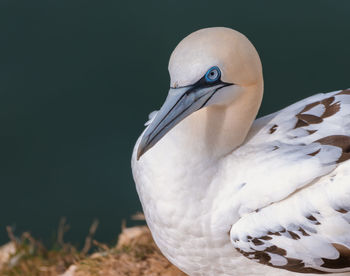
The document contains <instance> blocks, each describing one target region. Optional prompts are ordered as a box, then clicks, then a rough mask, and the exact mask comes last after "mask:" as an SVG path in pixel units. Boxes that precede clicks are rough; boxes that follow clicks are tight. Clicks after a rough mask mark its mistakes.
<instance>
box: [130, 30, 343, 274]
mask: <svg viewBox="0 0 350 276" xmlns="http://www.w3.org/2000/svg"><path fill="white" fill-rule="evenodd" d="M168 70H169V74H170V89H169V92H168V95H167V97H166V100H165V102H164V103H163V105H162V106H161V108H160V110H159V111H156V112H153V113H152V114H151V116H150V118H149V119H150V120H149V121H148V122H147V123H146V127H145V129H144V131H143V132H142V134H141V135H140V137H139V138H138V140H137V142H136V144H135V147H134V149H133V153H132V158H131V167H132V173H133V178H134V181H135V184H136V190H137V193H138V195H139V198H140V201H141V205H142V208H143V212H144V214H145V218H146V222H147V225H148V226H149V228H150V230H151V233H152V236H153V238H154V240H155V242H156V244H157V246H158V247H159V248H160V250H161V252H162V253H163V254H164V255H165V257H166V258H167V259H168V260H169V261H170V262H171V263H173V264H174V265H175V266H177V267H178V268H179V269H181V270H182V271H183V272H184V273H186V274H188V275H190V276H199V275H200V276H209V275H211V276H212V275H220V276H231V275H282V276H284V275H286V276H288V275H300V274H308V275H319V274H327V273H329V274H332V275H350V161H349V159H350V89H342V90H337V91H333V92H327V93H320V94H316V95H313V96H310V97H307V98H305V99H303V100H300V101H298V102H296V103H294V104H292V105H290V106H288V107H285V108H283V109H281V110H280V111H277V112H275V113H272V114H269V115H266V116H263V117H260V118H258V119H256V117H257V113H258V110H259V108H260V105H261V102H262V96H263V90H264V81H263V71H262V64H261V61H260V58H259V54H258V52H257V50H256V49H255V47H254V46H253V44H252V43H251V42H250V41H249V39H248V38H247V37H246V36H245V35H243V34H241V33H240V32H238V31H236V30H233V29H231V28H226V27H211V28H205V29H200V30H197V31H195V32H193V33H191V34H190V35H188V36H187V37H185V38H184V39H183V40H182V41H181V42H180V43H179V44H178V45H177V46H176V48H175V50H174V51H173V52H172V54H171V56H170V60H169V65H168Z"/></svg>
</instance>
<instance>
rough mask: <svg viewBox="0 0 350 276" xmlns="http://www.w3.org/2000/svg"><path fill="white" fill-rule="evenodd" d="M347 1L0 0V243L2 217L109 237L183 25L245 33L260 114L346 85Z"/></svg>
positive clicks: (49, 231)
mask: <svg viewBox="0 0 350 276" xmlns="http://www.w3.org/2000/svg"><path fill="white" fill-rule="evenodd" d="M349 10H350V2H349V1H346V0H338V1H331V0H329V1H320V0H309V1H291V2H285V1H284V2H281V1H277V0H274V1H260V0H256V1H240V2H238V1H232V0H226V1H216V2H215V1H206V0H201V1H173V0H167V1H154V0H149V1H87V0H79V1H78V0H77V1H69V0H60V1H58V0H50V1H48V0H46V1H26V2H24V1H23V2H20V1H14V0H11V1H10V0H2V1H0V34H1V35H0V147H1V149H0V164H1V167H0V185H1V200H0V210H1V211H0V242H1V243H3V242H5V241H6V240H7V236H6V231H5V226H6V225H13V226H16V233H20V232H21V231H24V230H30V231H31V232H32V233H33V235H34V236H37V237H40V238H42V239H44V240H46V241H49V240H50V239H51V237H52V235H53V231H55V229H56V228H57V224H58V221H59V218H60V217H61V216H66V217H67V219H68V222H69V224H70V225H71V230H70V232H69V233H68V234H67V237H66V239H68V240H71V241H73V242H81V241H82V240H83V239H84V237H85V235H86V234H87V231H88V227H89V225H90V223H91V222H92V219H93V218H99V219H100V227H99V229H98V231H97V234H96V235H97V239H99V240H101V241H111V240H113V239H114V238H115V237H116V235H117V233H118V232H119V229H120V222H121V220H122V219H123V218H128V217H130V215H131V214H133V213H134V212H136V211H139V210H141V207H140V204H139V201H138V198H137V195H136V191H135V188H134V184H133V180H132V175H131V170H130V155H131V151H132V147H133V145H134V142H135V141H136V139H137V136H138V135H139V133H140V132H141V131H142V129H143V123H144V121H146V119H147V115H148V113H149V112H150V111H152V110H154V109H157V108H159V106H160V105H161V103H162V101H163V100H164V98H165V96H166V92H167V90H168V86H169V78H168V72H167V63H168V58H169V55H170V53H171V51H172V50H173V48H174V47H175V46H176V44H177V43H178V42H179V41H180V40H181V39H182V38H183V37H184V36H185V35H187V34H189V33H191V32H192V31H194V30H197V29H199V28H203V27H209V26H227V27H232V28H235V29H237V30H239V31H241V32H243V33H245V34H246V35H247V36H248V37H249V38H250V39H251V40H252V42H253V43H254V44H255V46H256V48H257V49H258V51H259V53H260V55H261V58H262V61H263V66H264V75H265V98H264V102H263V106H262V111H261V114H266V113H269V112H272V111H276V110H278V109H280V108H282V107H284V106H286V105H288V104H291V103H293V102H294V101H296V100H298V99H302V98H304V97H306V96H309V95H312V94H314V93H318V92H325V91H332V90H336V89H341V88H347V87H350V79H349V58H350V47H349V45H350V37H349V33H350V24H349Z"/></svg>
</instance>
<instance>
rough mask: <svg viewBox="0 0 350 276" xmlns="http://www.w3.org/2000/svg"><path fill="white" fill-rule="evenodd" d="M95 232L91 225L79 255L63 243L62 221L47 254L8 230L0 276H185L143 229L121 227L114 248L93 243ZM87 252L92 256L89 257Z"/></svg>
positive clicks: (0, 251) (27, 237) (0, 250)
mask: <svg viewBox="0 0 350 276" xmlns="http://www.w3.org/2000/svg"><path fill="white" fill-rule="evenodd" d="M96 228H97V223H96V222H95V223H93V225H92V226H91V228H90V234H89V235H88V237H87V238H86V242H85V245H84V248H83V249H82V250H79V251H78V250H77V249H76V248H75V247H74V246H72V245H70V244H68V243H65V242H64V241H63V235H64V232H65V231H66V225H65V221H63V222H61V223H60V227H59V231H58V235H57V244H55V245H54V246H53V248H52V249H50V250H48V249H46V248H45V247H44V245H43V244H42V243H40V242H38V241H37V240H35V239H34V238H33V237H32V236H31V235H30V234H29V233H23V234H22V236H21V237H19V238H18V237H15V236H14V235H13V233H12V231H11V228H8V229H7V230H8V233H9V238H10V240H11V241H10V242H9V243H8V244H6V245H4V246H2V247H0V275H2V276H25V275H28V276H59V275H60V276H99V275H103V276H112V275H113V276H122V275H123V276H124V275H128V276H133V275H148V276H158V275H162V276H186V274H184V273H182V272H181V271H179V270H178V269H177V268H176V267H174V266H173V265H172V264H170V263H169V262H168V260H167V259H166V258H165V257H164V256H163V255H162V254H161V253H160V251H159V249H158V248H157V246H156V245H155V244H154V242H153V239H152V236H151V234H150V231H149V229H148V228H147V226H138V227H132V228H125V227H124V228H123V230H122V233H121V234H120V235H119V239H118V242H117V244H116V245H114V246H108V245H106V244H102V243H99V242H97V241H95V240H93V239H92V236H93V234H94V232H95V231H96ZM92 247H93V249H94V250H92ZM91 251H94V252H93V253H92V254H89V253H88V252H91Z"/></svg>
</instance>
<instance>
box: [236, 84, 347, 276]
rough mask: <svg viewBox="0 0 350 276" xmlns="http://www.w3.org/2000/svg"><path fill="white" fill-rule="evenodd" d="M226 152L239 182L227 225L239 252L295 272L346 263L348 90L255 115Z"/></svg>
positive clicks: (340, 266) (344, 268)
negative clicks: (243, 138)
mask: <svg viewBox="0 0 350 276" xmlns="http://www.w3.org/2000/svg"><path fill="white" fill-rule="evenodd" d="M232 156H233V157H234V159H237V160H239V162H238V163H239V164H238V163H237V167H238V168H242V170H241V171H242V173H241V174H238V175H237V176H236V181H235V182H238V183H240V182H244V183H245V185H244V186H243V187H242V188H240V189H239V190H238V191H237V195H236V196H237V198H238V199H240V202H239V205H238V206H239V207H238V208H239V209H238V210H239V215H240V216H241V217H240V219H239V220H238V221H237V222H236V223H235V224H234V225H233V226H232V228H231V231H230V238H231V242H232V244H233V246H234V247H235V248H236V249H237V250H238V251H239V252H241V253H242V254H243V255H244V256H246V257H247V258H249V259H252V260H255V261H258V262H260V263H263V264H267V265H270V266H274V267H278V268H283V269H287V270H290V271H295V272H302V273H333V272H338V273H339V272H346V271H350V162H347V160H348V159H350V90H342V91H335V92H331V93H327V94H318V95H315V96H312V97H310V98H307V99H305V100H303V101H300V102H298V103H296V104H294V105H292V106H289V107H287V108H285V109H283V110H281V111H279V112H276V113H274V114H271V115H269V116H266V117H263V118H261V119H258V120H257V121H256V122H255V124H254V125H253V127H252V131H251V132H250V134H249V137H248V139H247V142H246V144H245V145H243V146H242V147H240V148H239V149H238V150H236V151H234V152H233V153H232ZM240 166H241V167H240ZM247 166H248V167H251V168H254V173H247V172H243V171H244V168H247ZM237 180H239V181H237Z"/></svg>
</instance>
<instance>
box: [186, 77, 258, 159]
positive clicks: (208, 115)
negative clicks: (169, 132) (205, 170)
mask: <svg viewBox="0 0 350 276" xmlns="http://www.w3.org/2000/svg"><path fill="white" fill-rule="evenodd" d="M262 95H263V85H262V83H261V84H260V83H259V84H256V85H252V86H249V87H245V88H244V89H243V91H242V93H241V95H240V96H239V97H237V98H236V99H235V100H234V101H233V102H232V103H231V104H229V105H226V106H224V105H222V106H219V105H213V106H209V107H207V108H205V109H202V110H199V111H197V112H196V113H194V114H192V115H191V116H190V117H189V118H188V119H187V122H185V124H187V129H191V131H188V132H187V133H188V134H189V135H192V136H193V137H196V140H197V141H196V143H202V145H201V154H205V155H206V156H205V158H206V159H207V160H214V161H216V160H217V159H219V158H221V157H223V156H225V155H226V154H228V153H230V152H232V151H233V150H234V149H236V148H237V147H239V146H240V145H241V144H242V143H243V142H244V141H245V138H246V136H247V134H248V132H249V129H250V127H251V125H252V123H253V121H254V119H255V117H256V115H257V113H258V110H259V107H260V104H261V100H262ZM192 132H195V135H193V133H192ZM202 158H203V156H202ZM202 160H203V159H202Z"/></svg>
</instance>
